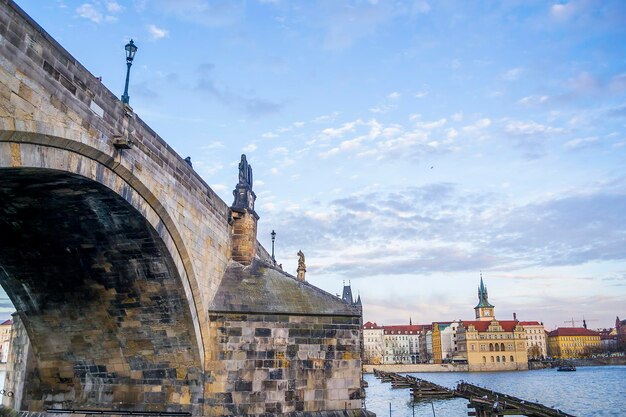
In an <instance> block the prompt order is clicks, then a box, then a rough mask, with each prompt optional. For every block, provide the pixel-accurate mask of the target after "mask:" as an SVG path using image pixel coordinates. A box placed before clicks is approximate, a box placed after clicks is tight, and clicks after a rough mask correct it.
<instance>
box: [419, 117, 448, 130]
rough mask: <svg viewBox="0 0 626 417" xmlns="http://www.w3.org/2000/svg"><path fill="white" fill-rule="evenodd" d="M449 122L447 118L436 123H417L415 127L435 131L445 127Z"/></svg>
mask: <svg viewBox="0 0 626 417" xmlns="http://www.w3.org/2000/svg"><path fill="white" fill-rule="evenodd" d="M446 122H447V120H446V119H445V118H443V119H439V120H436V121H434V122H417V123H415V127H417V128H420V129H426V130H433V129H437V128H440V127H442V126H443V125H445V124H446Z"/></svg>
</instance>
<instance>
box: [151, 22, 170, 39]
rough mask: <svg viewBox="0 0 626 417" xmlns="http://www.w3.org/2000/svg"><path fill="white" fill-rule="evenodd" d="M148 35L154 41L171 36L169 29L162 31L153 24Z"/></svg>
mask: <svg viewBox="0 0 626 417" xmlns="http://www.w3.org/2000/svg"><path fill="white" fill-rule="evenodd" d="M148 33H149V34H150V38H151V39H152V40H159V39H163V38H167V37H168V36H169V34H170V33H169V31H168V30H167V29H162V28H159V27H157V26H155V25H152V24H151V25H148Z"/></svg>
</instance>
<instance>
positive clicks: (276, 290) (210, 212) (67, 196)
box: [0, 0, 361, 415]
mask: <svg viewBox="0 0 626 417" xmlns="http://www.w3.org/2000/svg"><path fill="white" fill-rule="evenodd" d="M242 164H243V167H240V171H242V170H243V171H246V170H248V169H250V171H251V168H250V167H249V165H247V163H246V162H245V161H242ZM246 172H247V171H246ZM233 177H234V175H233ZM233 182H234V183H235V181H233ZM236 196H237V198H236V200H235V203H234V204H233V205H232V206H229V205H228V204H226V203H225V202H223V201H222V200H221V199H220V198H219V197H218V196H217V195H216V194H215V193H214V192H213V191H212V190H211V189H210V188H209V186H208V185H207V184H206V183H205V182H204V181H203V180H202V179H201V178H200V176H199V175H198V174H196V173H195V172H194V170H193V169H192V167H191V166H190V165H189V164H187V163H186V162H185V160H183V159H182V158H181V157H180V156H179V155H177V154H176V153H175V152H174V151H173V150H172V148H171V147H170V146H168V145H167V143H166V142H165V141H164V140H163V139H162V138H160V137H159V136H158V135H157V134H156V133H155V132H154V131H153V130H152V129H150V127H149V126H148V125H146V124H145V123H144V122H143V121H142V120H141V119H140V118H139V117H138V116H137V115H136V114H135V113H134V112H133V109H132V108H131V107H129V106H128V105H125V104H123V103H122V102H121V101H120V100H119V99H118V98H117V97H116V96H115V95H113V94H112V93H111V92H110V91H109V90H108V89H107V88H105V87H104V86H103V85H102V84H101V83H100V82H99V80H98V79H97V78H96V77H94V76H93V75H92V74H91V73H90V72H89V71H87V70H86V69H85V68H84V67H83V66H82V65H81V64H80V63H79V62H77V61H76V60H75V59H74V58H73V57H72V56H71V55H70V54H69V53H68V52H67V51H65V50H64V49H63V48H62V47H61V46H60V45H59V44H58V43H57V42H56V41H55V40H54V39H52V38H51V37H50V35H48V34H47V33H46V32H45V31H44V30H43V29H42V28H41V27H40V26H39V25H38V24H37V23H36V22H34V21H33V20H32V19H31V18H30V17H29V16H27V15H26V14H25V13H24V12H23V11H22V10H21V9H20V8H19V7H18V6H16V5H15V4H14V3H13V2H12V1H11V0H0V283H1V285H2V287H3V288H4V290H5V291H6V292H7V294H8V295H9V297H10V299H11V300H12V302H13V304H14V306H15V308H16V310H17V315H18V316H19V319H20V320H21V322H23V323H24V328H25V331H26V333H27V335H28V339H29V340H30V346H31V359H30V360H28V364H27V365H25V369H23V370H22V371H23V375H24V378H23V379H24V381H22V382H23V384H24V388H23V390H21V391H20V392H19V393H16V400H19V401H15V402H14V403H13V404H11V405H12V406H14V407H15V408H18V409H21V410H29V411H45V410H53V409H56V410H60V409H65V410H76V409H91V410H117V411H124V410H125V411H135V412H136V411H144V412H148V411H151V412H181V413H190V414H193V415H237V414H262V413H274V414H278V413H288V412H296V411H305V412H320V411H327V410H343V409H348V410H358V409H359V408H360V405H361V404H360V398H361V390H360V337H361V333H360V327H359V324H360V307H356V306H353V305H349V304H346V303H344V302H342V301H341V300H339V299H337V298H336V297H334V296H332V295H330V294H327V293H325V292H323V291H321V290H319V289H317V288H315V287H313V286H312V285H310V284H308V283H306V282H303V281H299V280H297V279H295V278H294V277H292V276H290V275H289V274H286V273H284V272H283V271H282V270H280V269H279V268H277V267H276V265H275V263H274V262H272V260H271V258H270V256H269V255H268V254H267V252H266V251H265V249H263V248H262V247H261V246H260V245H259V244H258V242H257V240H256V222H257V220H258V216H257V214H256V213H255V212H254V199H255V196H254V193H253V192H252V180H251V175H250V178H249V181H247V179H246V178H245V175H244V178H243V179H242V178H241V175H240V178H239V184H238V185H237V188H236ZM244 293H245V294H244ZM243 295H247V296H248V298H246V297H244V296H243ZM355 413H358V411H355Z"/></svg>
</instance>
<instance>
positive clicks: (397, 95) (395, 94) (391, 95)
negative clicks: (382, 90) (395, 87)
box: [387, 91, 402, 100]
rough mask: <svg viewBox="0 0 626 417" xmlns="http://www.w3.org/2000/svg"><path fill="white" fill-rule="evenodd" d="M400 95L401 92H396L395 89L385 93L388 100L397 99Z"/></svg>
mask: <svg viewBox="0 0 626 417" xmlns="http://www.w3.org/2000/svg"><path fill="white" fill-rule="evenodd" d="M400 97H402V94H400V93H398V92H397V91H394V92H393V93H390V94H389V95H387V98H388V99H389V100H397V99H399V98H400Z"/></svg>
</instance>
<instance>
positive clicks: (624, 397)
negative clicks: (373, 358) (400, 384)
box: [364, 366, 626, 417]
mask: <svg viewBox="0 0 626 417" xmlns="http://www.w3.org/2000/svg"><path fill="white" fill-rule="evenodd" d="M410 375H414V376H416V377H418V378H422V379H425V380H427V381H432V382H435V383H437V384H440V385H444V386H447V387H450V388H453V387H455V386H456V384H457V382H458V381H460V380H463V381H467V382H470V383H472V384H476V385H480V386H483V387H487V388H490V389H493V390H495V391H499V392H502V393H504V394H509V395H514V396H516V397H519V398H522V399H526V400H531V401H535V400H536V401H537V402H539V403H541V404H543V405H546V406H548V407H554V408H558V409H560V410H563V411H565V412H568V413H570V414H573V415H575V416H577V417H592V416H593V417H595V416H598V417H609V416H610V417H626V366H587V367H578V368H577V370H576V372H557V371H556V369H542V370H537V371H526V372H471V373H470V372H444V373H415V374H410ZM364 378H365V380H366V381H367V382H368V383H369V387H368V388H367V398H366V406H367V409H368V410H370V411H373V412H374V413H376V415H377V416H378V417H388V416H389V404H390V403H391V416H392V417H412V416H413V403H412V402H411V391H410V390H409V389H393V390H392V389H391V384H390V383H385V384H383V383H382V382H380V381H379V380H378V379H376V377H374V375H373V374H366V375H364ZM433 406H434V408H435V415H436V416H437V417H457V416H458V417H462V416H467V411H468V408H467V401H466V400H465V399H462V398H455V399H450V400H438V401H434V402H433V404H432V405H431V403H430V402H420V403H415V405H414V409H415V416H416V417H433V409H432V407H433Z"/></svg>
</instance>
